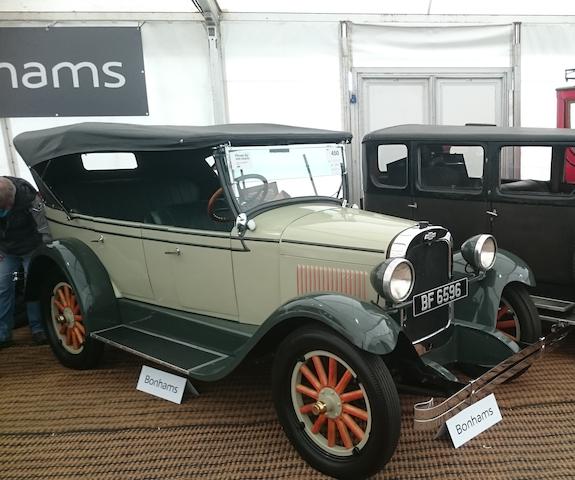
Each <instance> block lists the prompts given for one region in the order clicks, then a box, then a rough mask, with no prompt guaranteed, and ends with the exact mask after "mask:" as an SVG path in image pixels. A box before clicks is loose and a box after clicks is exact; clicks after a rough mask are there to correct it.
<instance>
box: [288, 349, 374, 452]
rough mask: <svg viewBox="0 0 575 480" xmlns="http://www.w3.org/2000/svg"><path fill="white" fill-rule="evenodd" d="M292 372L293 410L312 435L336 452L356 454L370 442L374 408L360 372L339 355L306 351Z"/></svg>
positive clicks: (322, 444) (321, 443)
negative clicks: (360, 379) (355, 452)
mask: <svg viewBox="0 0 575 480" xmlns="http://www.w3.org/2000/svg"><path fill="white" fill-rule="evenodd" d="M302 360H303V361H299V362H297V363H296V365H295V367H294V370H293V374H292V402H293V405H294V410H295V411H296V414H297V416H298V418H299V419H300V421H301V422H302V423H303V424H304V428H305V430H306V433H307V434H308V435H309V437H310V438H311V439H312V440H313V441H314V442H316V443H317V444H318V446H320V447H321V448H323V449H325V450H326V451H328V452H329V453H331V454H333V455H339V456H348V455H353V454H354V450H355V449H358V450H360V449H361V448H363V446H364V445H365V444H366V443H367V440H368V439H369V434H370V432H371V407H370V405H369V400H368V398H367V394H366V392H365V389H364V387H363V386H362V385H361V384H359V383H358V381H357V374H356V373H355V372H354V371H353V369H352V368H351V367H350V366H349V365H348V364H347V363H345V362H344V361H343V360H342V359H341V358H339V357H338V356H336V355H334V354H332V353H329V352H325V351H313V352H309V353H307V354H306V355H305V356H304V358H303V359H302Z"/></svg>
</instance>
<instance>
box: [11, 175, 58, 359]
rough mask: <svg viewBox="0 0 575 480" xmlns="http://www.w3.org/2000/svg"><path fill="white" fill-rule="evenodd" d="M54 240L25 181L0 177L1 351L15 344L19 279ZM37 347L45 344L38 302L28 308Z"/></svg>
mask: <svg viewBox="0 0 575 480" xmlns="http://www.w3.org/2000/svg"><path fill="white" fill-rule="evenodd" d="M51 240H52V238H51V236H50V231H49V228H48V222H47V220H46V217H45V215H44V204H43V202H42V200H41V198H40V197H39V195H38V192H37V191H36V190H35V189H34V187H33V186H32V185H30V184H29V183H28V182H27V181H26V180H24V179H22V178H16V177H0V348H2V347H7V346H9V345H10V344H11V343H12V328H13V326H14V306H15V299H16V282H15V280H16V278H17V275H18V272H19V270H20V269H21V268H24V272H27V271H28V266H29V264H30V260H31V258H32V254H33V253H34V250H36V249H37V248H38V247H39V246H40V245H42V243H48V242H50V241H51ZM26 313H27V315H28V323H29V325H30V330H31V331H32V338H33V340H34V342H35V343H37V344H42V343H46V334H45V332H44V327H43V325H42V315H41V311H40V304H39V303H38V302H28V303H27V304H26Z"/></svg>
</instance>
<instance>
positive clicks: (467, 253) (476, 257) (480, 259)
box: [461, 234, 497, 272]
mask: <svg viewBox="0 0 575 480" xmlns="http://www.w3.org/2000/svg"><path fill="white" fill-rule="evenodd" d="M461 255H463V258H464V259H465V261H466V262H467V263H469V264H470V265H471V266H472V267H473V268H475V269H476V270H481V271H484V272H485V271H487V270H490V269H491V268H493V265H494V264H495V256H496V255H497V242H496V241H495V238H494V237H493V236H492V235H486V234H483V235H475V236H474V237H471V238H470V239H469V240H466V241H465V242H464V243H463V245H461Z"/></svg>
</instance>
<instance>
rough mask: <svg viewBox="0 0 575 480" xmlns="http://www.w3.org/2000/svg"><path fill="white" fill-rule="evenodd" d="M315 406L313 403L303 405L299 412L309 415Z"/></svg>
mask: <svg viewBox="0 0 575 480" xmlns="http://www.w3.org/2000/svg"><path fill="white" fill-rule="evenodd" d="M314 405H315V404H314V403H308V404H307V405H304V406H303V407H299V412H300V413H303V414H304V415H305V414H308V413H311V411H312V409H313V406H314Z"/></svg>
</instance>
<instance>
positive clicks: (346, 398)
mask: <svg viewBox="0 0 575 480" xmlns="http://www.w3.org/2000/svg"><path fill="white" fill-rule="evenodd" d="M340 398H341V402H342V403H348V402H353V401H354V400H359V399H360V398H363V391H361V390H354V391H353V392H348V393H344V394H343V395H342V396H341V397H340Z"/></svg>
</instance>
